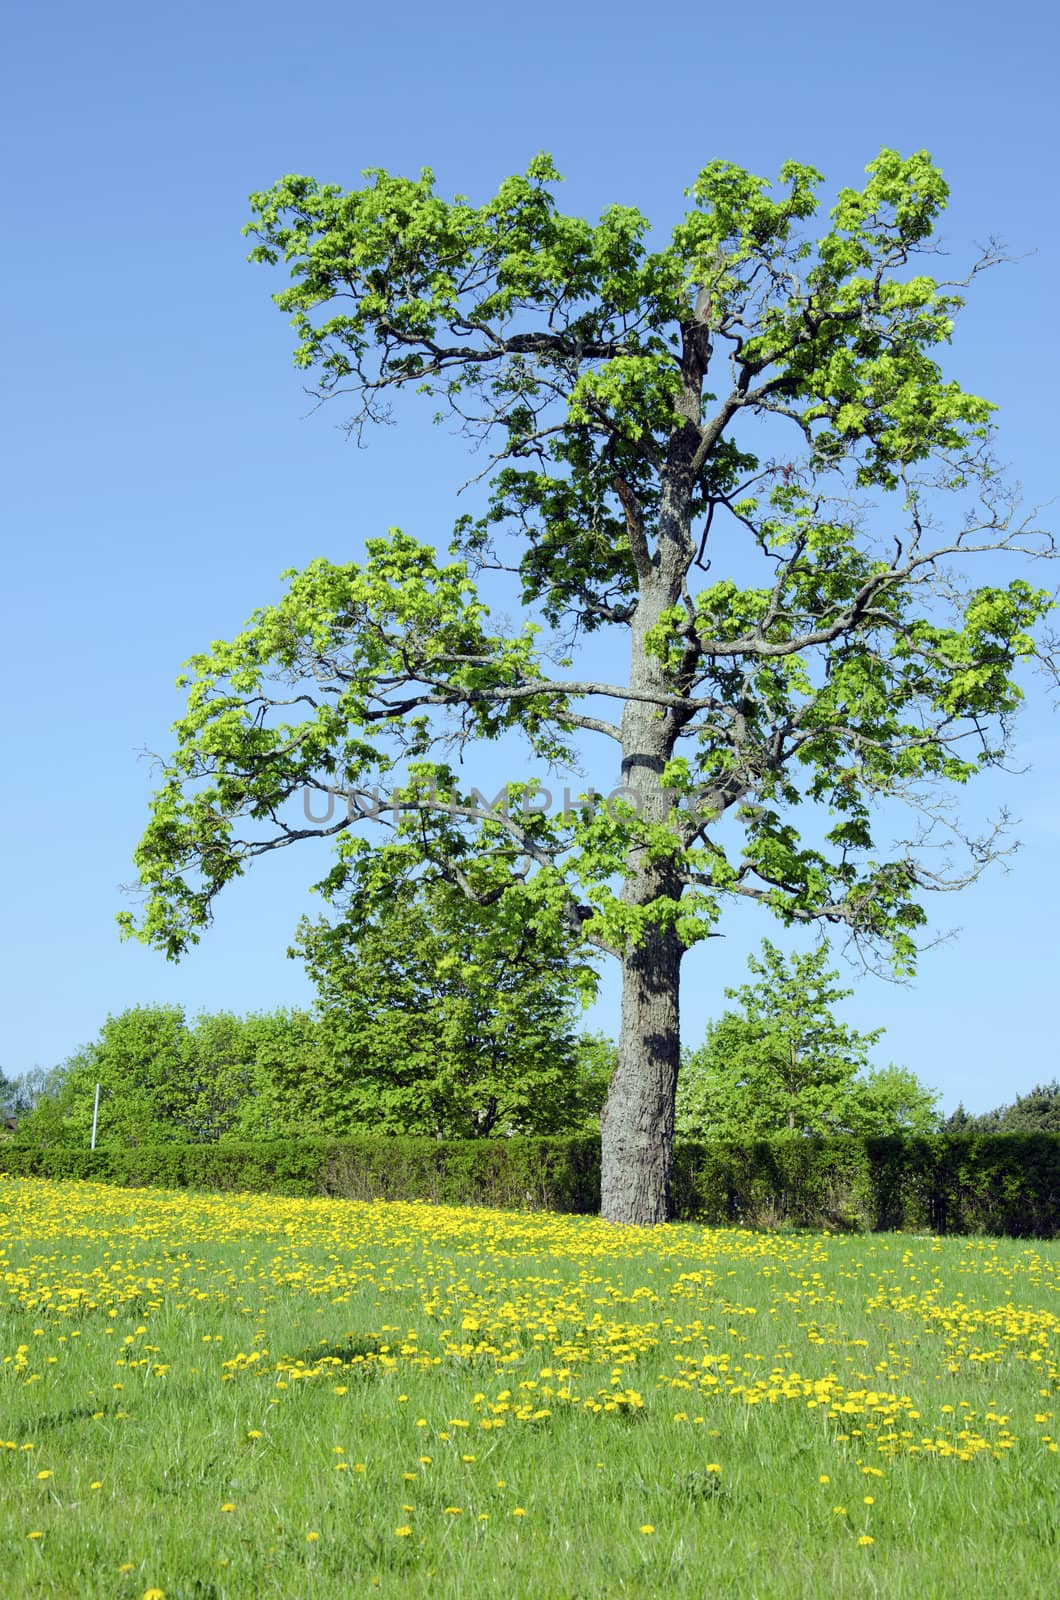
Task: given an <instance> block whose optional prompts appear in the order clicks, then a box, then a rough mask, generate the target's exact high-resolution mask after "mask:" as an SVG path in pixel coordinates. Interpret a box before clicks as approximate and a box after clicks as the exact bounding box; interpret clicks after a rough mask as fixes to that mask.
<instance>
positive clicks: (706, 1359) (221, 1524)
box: [0, 1179, 1060, 1600]
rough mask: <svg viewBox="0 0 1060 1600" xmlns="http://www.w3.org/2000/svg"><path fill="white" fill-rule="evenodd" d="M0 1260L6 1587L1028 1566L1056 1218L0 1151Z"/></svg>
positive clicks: (484, 1583)
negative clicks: (997, 1227)
mask: <svg viewBox="0 0 1060 1600" xmlns="http://www.w3.org/2000/svg"><path fill="white" fill-rule="evenodd" d="M0 1275H2V1280H3V1304H2V1309H0V1356H2V1365H0V1529H2V1538H3V1546H2V1557H0V1559H2V1568H0V1592H2V1593H3V1595H4V1596H5V1597H12V1600H15V1597H18V1600H21V1597H23V1596H27V1597H28V1596H46V1595H47V1596H77V1597H81V1596H85V1597H108V1600H110V1597H114V1600H125V1597H131V1600H141V1597H145V1596H149V1597H151V1600H158V1597H159V1596H161V1595H164V1596H165V1597H166V1600H234V1597H239V1600H242V1597H247V1600H253V1597H256V1596H259V1595H260V1596H284V1597H290V1600H315V1597H323V1596H328V1597H345V1596H348V1595H349V1596H353V1595H361V1594H377V1593H383V1594H389V1595H392V1596H405V1595H408V1596H416V1595H421V1594H422V1595H441V1596H461V1597H463V1596H479V1595H482V1596H485V1595H499V1596H534V1597H545V1600H574V1597H576V1596H578V1597H584V1600H589V1597H603V1596H612V1595H616V1596H617V1595H637V1596H655V1595H662V1596H666V1595H671V1594H672V1595H690V1596H692V1595H694V1596H712V1597H715V1596H717V1597H721V1600H727V1597H730V1596H731V1597H758V1596H762V1597H769V1600H773V1597H776V1600H782V1597H789V1596H790V1597H794V1596H799V1597H802V1596H817V1595H820V1596H829V1597H831V1596H839V1597H846V1596H850V1597H852V1596H855V1595H857V1596H859V1597H860V1596H865V1595H882V1596H909V1597H910V1600H912V1597H914V1596H915V1597H916V1600H930V1597H933V1596H951V1595H952V1596H958V1595H960V1596H969V1595H973V1596H978V1595H999V1596H1028V1597H1031V1596H1034V1597H1036V1600H1037V1597H1039V1596H1044V1595H1047V1594H1050V1593H1053V1592H1056V1583H1057V1576H1056V1575H1057V1571H1058V1570H1060V1559H1058V1558H1060V1549H1058V1538H1057V1534H1058V1525H1060V1454H1058V1451H1057V1443H1056V1438H1057V1435H1058V1434H1060V1425H1058V1422H1057V1412H1058V1411H1060V1295H1058V1289H1060V1245H1058V1244H1056V1243H1050V1244H1028V1243H1025V1242H1019V1241H1007V1240H1001V1241H998V1240H960V1239H954V1240H937V1239H930V1238H910V1237H905V1236H901V1235H877V1236H870V1237H852V1236H829V1235H822V1234H754V1233H747V1232H737V1231H719V1230H713V1229H702V1228H698V1227H695V1226H692V1225H681V1226H674V1227H670V1228H666V1229H661V1230H656V1231H654V1232H642V1231H624V1230H619V1229H615V1228H611V1227H608V1226H607V1225H605V1224H603V1223H601V1222H598V1221H596V1220H594V1219H589V1218H573V1217H558V1216H550V1215H542V1214H519V1213H507V1212H487V1211H470V1210H455V1209H443V1208H439V1207H431V1206H425V1205H396V1204H390V1205H384V1204H381V1203H379V1204H370V1205H361V1204H356V1203H353V1202H346V1201H327V1200H291V1199H282V1198H277V1197H275V1196H261V1195H247V1196H210V1195H194V1194H183V1193H182V1194H177V1193H166V1192H160V1191H145V1190H128V1189H113V1188H107V1187H104V1186H101V1185H92V1184H75V1183H67V1184H51V1183H46V1182H40V1181H36V1180H25V1179H0ZM1050 1573H1051V1574H1052V1577H1050V1576H1049V1574H1050Z"/></svg>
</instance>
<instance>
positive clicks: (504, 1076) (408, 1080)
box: [291, 845, 607, 1138]
mask: <svg viewBox="0 0 1060 1600" xmlns="http://www.w3.org/2000/svg"><path fill="white" fill-rule="evenodd" d="M417 864H418V863H417V862H416V860H415V856H414V853H413V852H412V851H411V850H410V849H409V847H407V846H405V847H401V846H393V845H391V846H384V848H383V849H381V850H379V851H376V852H373V853H372V854H371V855H362V856H361V857H360V858H359V859H358V860H357V862H356V864H355V867H354V868H353V875H352V877H351V876H348V875H347V874H345V873H344V874H343V877H342V885H341V894H337V895H336V897H335V898H336V899H338V900H340V901H341V904H342V908H343V915H342V916H341V917H340V918H339V920H338V921H336V922H330V921H328V920H327V919H326V918H321V919H320V920H318V921H316V922H310V921H309V920H308V919H306V920H304V921H303V922H302V924H301V926H300V928H299V935H298V943H297V945H296V949H295V950H293V951H292V952H291V953H292V954H295V953H301V954H302V955H303V957H304V959H305V963H306V969H307V971H308V973H309V975H310V977H311V978H312V980H313V982H314V983H315V985H316V990H317V1003H318V1007H319V1016H320V1035H319V1037H320V1044H321V1058H322V1064H321V1071H320V1075H319V1078H318V1082H317V1085H316V1093H317V1096H318V1098H319V1101H320V1104H321V1106H322V1108H323V1113H324V1116H325V1118H326V1125H327V1126H328V1128H329V1130H332V1131H338V1130H339V1128H341V1127H347V1128H348V1127H350V1126H367V1127H370V1128H372V1129H373V1130H374V1131H376V1132H378V1133H384V1134H406V1133H411V1134H430V1135H433V1136H437V1137H439V1138H478V1137H483V1136H486V1135H489V1134H498V1133H558V1132H574V1131H576V1130H580V1129H582V1128H583V1127H584V1126H585V1124H586V1123H587V1121H589V1120H591V1119H592V1117H593V1116H594V1115H598V1113H599V1110H600V1105H601V1103H602V1101H603V1097H604V1094H605V1093H606V1091H607V1079H606V1077H604V1078H603V1081H602V1082H601V1071H600V1062H599V1060H598V1053H597V1054H594V1052H593V1050H592V1049H591V1048H588V1047H586V1046H583V1045H581V1044H580V1042H579V1040H578V1038H577V1036H576V1034H575V1031H574V1023H575V1018H576V1012H577V1009H578V1006H577V1003H578V1001H579V1000H582V1001H588V1000H589V999H591V997H592V995H593V993H594V992H595V986H596V974H595V972H594V971H593V969H592V968H591V967H590V966H589V965H588V964H587V963H586V962H585V961H584V960H581V959H579V952H578V951H577V949H576V948H572V946H574V945H575V940H574V938H573V936H572V935H571V934H570V933H569V932H563V931H562V930H561V931H560V933H559V936H558V937H557V932H556V930H555V928H554V927H552V926H551V925H549V923H548V922H547V921H546V925H545V926H544V927H543V928H542V929H539V928H538V926H537V924H536V923H535V922H534V921H533V919H532V918H526V917H522V916H516V915H513V912H514V911H515V909H516V908H515V906H514V904H513V903H512V902H506V901H505V900H503V899H502V900H501V901H499V902H498V903H497V905H496V906H495V907H493V906H490V907H483V906H480V905H479V904H478V903H477V901H475V900H471V901H469V900H468V899H467V898H466V896H465V895H464V894H463V893H462V891H461V890H460V888H459V887H458V886H456V885H454V884H452V883H450V882H447V881H446V880H445V879H444V878H440V877H437V876H434V877H427V878H422V877H420V876H418V875H417V873H416V867H417Z"/></svg>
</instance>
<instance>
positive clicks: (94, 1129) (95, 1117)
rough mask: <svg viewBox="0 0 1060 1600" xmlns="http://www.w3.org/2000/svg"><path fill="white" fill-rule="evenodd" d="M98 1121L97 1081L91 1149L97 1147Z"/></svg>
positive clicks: (97, 1085)
mask: <svg viewBox="0 0 1060 1600" xmlns="http://www.w3.org/2000/svg"><path fill="white" fill-rule="evenodd" d="M98 1121H99V1084H98V1083H97V1084H96V1100H95V1104H94V1105H93V1107H92V1143H91V1144H90V1145H89V1147H88V1148H89V1149H90V1150H94V1149H95V1148H96V1124H97V1122H98Z"/></svg>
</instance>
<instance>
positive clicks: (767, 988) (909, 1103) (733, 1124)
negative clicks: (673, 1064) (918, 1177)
mask: <svg viewBox="0 0 1060 1600" xmlns="http://www.w3.org/2000/svg"><path fill="white" fill-rule="evenodd" d="M828 957H829V951H828V947H827V945H821V946H819V947H818V948H817V949H816V950H814V951H811V952H810V953H809V954H807V955H804V956H800V955H797V954H796V955H793V956H791V957H790V958H785V956H784V955H783V954H782V952H781V951H780V950H778V949H777V948H776V946H774V945H772V944H770V942H769V940H768V939H767V940H763V943H762V954H761V956H760V957H755V956H750V957H749V958H748V963H747V964H748V966H749V967H750V969H751V971H752V973H753V974H754V975H755V977H756V979H757V982H755V983H751V984H743V985H741V986H740V987H739V988H736V989H726V991H725V993H726V995H727V997H728V998H729V999H731V1000H736V1001H738V1002H739V1009H737V1010H730V1011H726V1012H725V1013H724V1015H722V1016H721V1017H720V1018H718V1020H717V1021H715V1022H713V1023H711V1024H710V1025H709V1026H708V1028H707V1037H706V1040H705V1042H704V1044H703V1045H702V1047H701V1048H700V1049H699V1050H695V1051H692V1052H691V1053H690V1054H689V1055H688V1056H687V1057H685V1058H683V1059H682V1062H681V1074H680V1078H679V1079H678V1085H677V1130H678V1132H679V1133H681V1134H684V1135H685V1136H686V1137H689V1138H719V1139H747V1138H766V1137H769V1136H771V1135H772V1134H775V1133H780V1132H783V1131H787V1132H789V1133H798V1134H811V1133H812V1134H830V1133H858V1134H878V1133H903V1132H911V1133H928V1132H931V1131H933V1129H934V1128H936V1127H937V1125H938V1116H937V1113H936V1111H935V1106H936V1103H937V1101H938V1099H939V1096H938V1095H937V1094H935V1093H933V1092H932V1091H931V1090H929V1089H926V1088H925V1087H924V1085H923V1084H921V1083H920V1082H919V1081H918V1080H917V1078H916V1077H915V1076H914V1075H913V1073H911V1072H907V1071H905V1070H904V1069H903V1068H901V1067H895V1066H889V1067H886V1068H875V1069H874V1068H873V1067H872V1066H871V1062H870V1051H871V1049H872V1047H873V1046H874V1045H875V1044H876V1043H877V1042H878V1041H879V1039H880V1038H881V1036H882V1034H883V1029H882V1028H876V1029H873V1030H872V1031H871V1032H868V1033H860V1032H858V1031H857V1030H856V1029H854V1028H851V1027H849V1026H848V1025H847V1024H846V1023H843V1022H841V1021H839V1019H838V1018H837V1017H836V1016H835V1014H834V1009H833V1008H834V1007H835V1005H836V1004H837V1003H838V1002H840V1001H842V1000H845V999H847V998H849V996H850V995H851V994H852V993H853V990H851V989H843V988H839V987H838V986H837V984H836V982H835V980H836V979H837V978H838V976H839V974H838V973H837V972H836V971H834V970H831V969H829V968H828V967H827V962H828Z"/></svg>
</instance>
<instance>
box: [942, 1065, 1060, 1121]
mask: <svg viewBox="0 0 1060 1600" xmlns="http://www.w3.org/2000/svg"><path fill="white" fill-rule="evenodd" d="M943 1130H944V1131H945V1132H946V1133H1060V1083H1058V1082H1057V1080H1056V1079H1055V1078H1054V1079H1053V1081H1052V1082H1051V1083H1046V1084H1040V1083H1039V1084H1035V1086H1034V1088H1033V1089H1030V1090H1028V1092H1027V1093H1026V1094H1022V1095H1018V1096H1017V1098H1016V1099H1015V1100H1014V1101H1013V1102H1012V1104H1011V1105H1006V1106H996V1107H995V1108H994V1110H993V1111H984V1112H981V1113H979V1114H978V1115H975V1114H973V1113H971V1112H968V1111H965V1109H964V1106H963V1105H959V1106H958V1107H957V1109H956V1111H954V1112H951V1114H950V1115H949V1116H948V1117H947V1118H946V1121H945V1122H944V1123H943Z"/></svg>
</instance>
